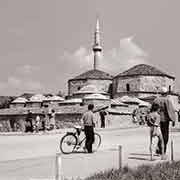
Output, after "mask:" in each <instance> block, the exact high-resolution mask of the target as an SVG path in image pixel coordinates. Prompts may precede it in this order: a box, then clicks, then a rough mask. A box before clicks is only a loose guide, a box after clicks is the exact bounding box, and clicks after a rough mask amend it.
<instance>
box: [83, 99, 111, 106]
mask: <svg viewBox="0 0 180 180" xmlns="http://www.w3.org/2000/svg"><path fill="white" fill-rule="evenodd" d="M83 103H84V104H94V105H95V106H96V105H104V106H110V103H111V102H110V99H84V100H83Z"/></svg>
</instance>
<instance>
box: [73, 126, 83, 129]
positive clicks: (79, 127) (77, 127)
mask: <svg viewBox="0 0 180 180" xmlns="http://www.w3.org/2000/svg"><path fill="white" fill-rule="evenodd" d="M74 128H75V129H82V127H81V126H79V125H76V126H74Z"/></svg>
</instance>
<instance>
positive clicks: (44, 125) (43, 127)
mask: <svg viewBox="0 0 180 180" xmlns="http://www.w3.org/2000/svg"><path fill="white" fill-rule="evenodd" d="M42 130H43V131H45V130H46V122H45V121H42Z"/></svg>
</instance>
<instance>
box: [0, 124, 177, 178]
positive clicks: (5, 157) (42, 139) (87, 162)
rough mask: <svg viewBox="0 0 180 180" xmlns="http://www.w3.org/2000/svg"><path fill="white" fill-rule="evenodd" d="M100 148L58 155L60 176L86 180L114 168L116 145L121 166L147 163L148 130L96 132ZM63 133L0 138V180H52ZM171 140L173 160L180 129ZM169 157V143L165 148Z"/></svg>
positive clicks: (172, 134) (175, 130) (116, 157)
mask: <svg viewBox="0 0 180 180" xmlns="http://www.w3.org/2000/svg"><path fill="white" fill-rule="evenodd" d="M99 133H100V134H101V136H102V145H101V147H100V148H99V150H98V151H97V152H95V153H93V154H85V153H82V152H79V153H73V154H70V155H63V154H62V155H61V161H62V168H61V169H62V175H63V176H64V177H68V178H71V177H86V176H89V175H91V174H93V173H94V172H99V171H102V170H106V169H109V168H118V165H119V164H118V163H119V160H118V145H122V150H123V159H122V160H123V161H122V162H123V165H128V166H137V165H139V164H143V163H154V162H159V159H160V158H159V157H156V161H153V162H151V161H149V158H150V157H149V148H148V147H149V129H148V128H147V127H143V128H142V127H140V128H133V129H105V130H100V131H99ZM62 135H64V134H52V135H46V134H43V135H25V136H0V147H1V148H0V155H1V156H0V180H1V179H2V180H45V179H46V180H48V179H49V180H50V179H55V155H56V153H60V151H59V140H60V138H61V137H62ZM171 139H173V140H174V149H175V150H174V151H175V155H174V157H175V159H176V160H178V159H180V152H179V148H180V130H179V129H177V128H175V129H174V130H173V132H172V133H171V135H170V140H171ZM168 154H169V157H170V141H169V146H168Z"/></svg>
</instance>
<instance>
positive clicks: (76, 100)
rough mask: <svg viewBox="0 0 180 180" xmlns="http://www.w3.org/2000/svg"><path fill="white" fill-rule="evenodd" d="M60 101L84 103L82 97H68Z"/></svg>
mask: <svg viewBox="0 0 180 180" xmlns="http://www.w3.org/2000/svg"><path fill="white" fill-rule="evenodd" d="M60 103H62V104H64V103H82V99H81V98H73V99H67V100H65V101H63V102H60Z"/></svg>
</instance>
